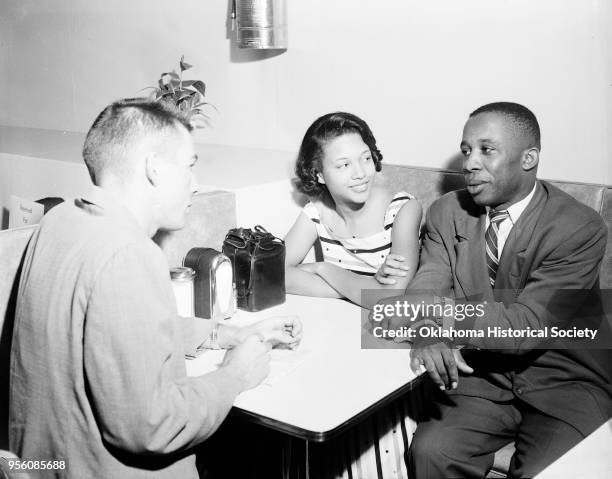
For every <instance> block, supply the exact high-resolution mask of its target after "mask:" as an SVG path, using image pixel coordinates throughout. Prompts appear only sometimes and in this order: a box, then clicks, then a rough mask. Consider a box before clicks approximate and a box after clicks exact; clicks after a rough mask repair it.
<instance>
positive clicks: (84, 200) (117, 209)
mask: <svg viewBox="0 0 612 479" xmlns="http://www.w3.org/2000/svg"><path fill="white" fill-rule="evenodd" d="M76 205H77V206H78V207H79V208H82V209H83V210H85V211H87V212H88V213H90V214H94V215H104V216H112V217H114V218H117V219H120V220H122V221H125V222H127V223H130V224H133V225H134V226H137V227H138V228H139V229H141V228H140V225H139V224H138V221H137V220H136V218H135V217H134V215H133V214H132V213H131V212H130V211H129V210H128V209H127V208H126V207H125V206H124V205H123V204H122V203H121V202H120V201H119V200H118V199H117V198H116V197H115V196H113V195H112V194H110V193H109V192H108V191H106V190H105V189H103V188H100V187H99V186H95V185H94V186H93V187H92V189H91V190H90V191H89V192H88V193H87V194H85V195H83V196H82V197H81V198H79V199H78V200H76Z"/></svg>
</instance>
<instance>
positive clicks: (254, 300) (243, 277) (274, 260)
mask: <svg viewBox="0 0 612 479" xmlns="http://www.w3.org/2000/svg"><path fill="white" fill-rule="evenodd" d="M223 254H225V255H226V256H227V257H229V259H230V260H231V262H232V267H233V268H234V280H235V282H236V295H237V302H238V307H239V308H240V309H245V310H247V311H261V310H262V309H266V308H270V307H272V306H276V305H277V304H281V303H284V302H285V242H284V241H283V240H281V239H280V238H277V237H276V236H274V235H273V234H271V233H269V232H268V231H266V230H265V229H264V228H263V227H261V226H259V225H257V226H255V228H254V229H253V230H251V229H248V228H233V229H231V230H229V232H228V233H227V235H226V236H225V240H224V241H223Z"/></svg>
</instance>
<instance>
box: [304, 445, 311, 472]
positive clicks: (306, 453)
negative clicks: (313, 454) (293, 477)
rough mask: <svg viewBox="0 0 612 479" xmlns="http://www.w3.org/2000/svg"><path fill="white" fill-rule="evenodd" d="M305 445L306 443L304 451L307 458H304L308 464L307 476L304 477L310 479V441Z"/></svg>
mask: <svg viewBox="0 0 612 479" xmlns="http://www.w3.org/2000/svg"><path fill="white" fill-rule="evenodd" d="M304 443H305V450H304V452H305V454H304V455H305V456H306V457H305V458H304V462H305V463H306V474H305V475H304V477H306V479H309V478H310V464H309V459H310V457H309V455H308V452H309V451H308V439H306V440H305V441H304Z"/></svg>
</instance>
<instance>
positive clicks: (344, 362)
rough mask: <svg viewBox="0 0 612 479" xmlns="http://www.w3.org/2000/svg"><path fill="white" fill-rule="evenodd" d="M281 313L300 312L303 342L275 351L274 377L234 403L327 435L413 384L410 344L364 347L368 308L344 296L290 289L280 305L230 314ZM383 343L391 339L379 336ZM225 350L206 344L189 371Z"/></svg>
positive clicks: (248, 317)
mask: <svg viewBox="0 0 612 479" xmlns="http://www.w3.org/2000/svg"><path fill="white" fill-rule="evenodd" d="M282 314H296V315H298V316H299V317H300V318H301V320H302V323H303V326H304V334H303V339H302V343H301V345H300V347H299V348H298V349H297V350H296V351H295V352H292V351H278V352H275V351H273V362H272V373H271V374H272V375H273V376H275V378H274V380H273V382H272V383H271V384H266V383H264V384H262V385H260V386H258V387H256V388H254V389H252V390H249V391H245V392H243V393H242V394H240V395H239V396H238V398H237V399H236V402H235V403H234V406H235V408H239V410H241V412H243V413H245V414H246V415H248V416H250V418H251V419H252V420H254V421H256V422H259V423H262V424H265V425H267V426H268V427H272V428H274V429H277V430H280V431H283V432H287V433H289V434H293V435H295V436H298V437H302V438H305V439H310V440H315V441H321V440H326V439H328V438H329V437H330V436H331V435H335V433H337V432H339V430H340V427H341V426H343V425H344V426H346V425H347V424H346V423H348V422H350V421H351V420H356V419H358V417H359V416H360V415H361V414H363V413H364V411H367V410H368V409H369V408H375V407H376V406H377V405H380V404H382V403H384V402H385V401H384V400H385V399H389V397H388V396H389V395H392V393H394V392H398V390H402V389H406V390H407V389H409V388H410V387H411V384H410V383H411V382H412V381H413V380H414V379H415V377H416V375H415V374H414V373H413V372H412V370H411V369H410V350H409V349H362V348H361V329H362V321H365V319H366V316H365V314H364V315H363V318H362V310H361V308H359V307H357V306H355V305H354V304H351V303H349V302H346V301H342V300H337V299H324V298H309V297H303V296H293V295H287V301H286V302H285V303H284V304H282V305H280V306H276V307H274V308H270V309H267V310H265V311H260V312H258V313H247V312H244V311H239V312H238V313H237V314H236V315H235V316H234V317H233V318H232V319H231V320H229V321H231V322H233V323H239V322H246V321H249V322H250V321H254V320H256V319H263V318H267V317H270V316H277V315H282ZM381 341H382V340H381ZM375 342H376V340H374V341H372V342H371V344H374V343H375ZM384 346H393V344H392V343H389V342H387V341H384ZM222 356H223V353H222V352H219V351H208V352H206V353H204V354H203V355H201V356H200V357H199V358H197V359H194V360H189V361H187V374H188V375H190V376H196V375H199V374H204V373H206V372H209V371H211V370H212V369H214V368H215V367H216V365H217V364H219V362H220V361H221V359H222Z"/></svg>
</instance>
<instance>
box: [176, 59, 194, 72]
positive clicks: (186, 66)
mask: <svg viewBox="0 0 612 479" xmlns="http://www.w3.org/2000/svg"><path fill="white" fill-rule="evenodd" d="M179 65H180V66H181V71H182V72H184V71H185V70H189V69H190V68H191V67H192V66H193V65H190V64H189V63H187V62H185V55H183V56H181V61H180V62H179Z"/></svg>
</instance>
